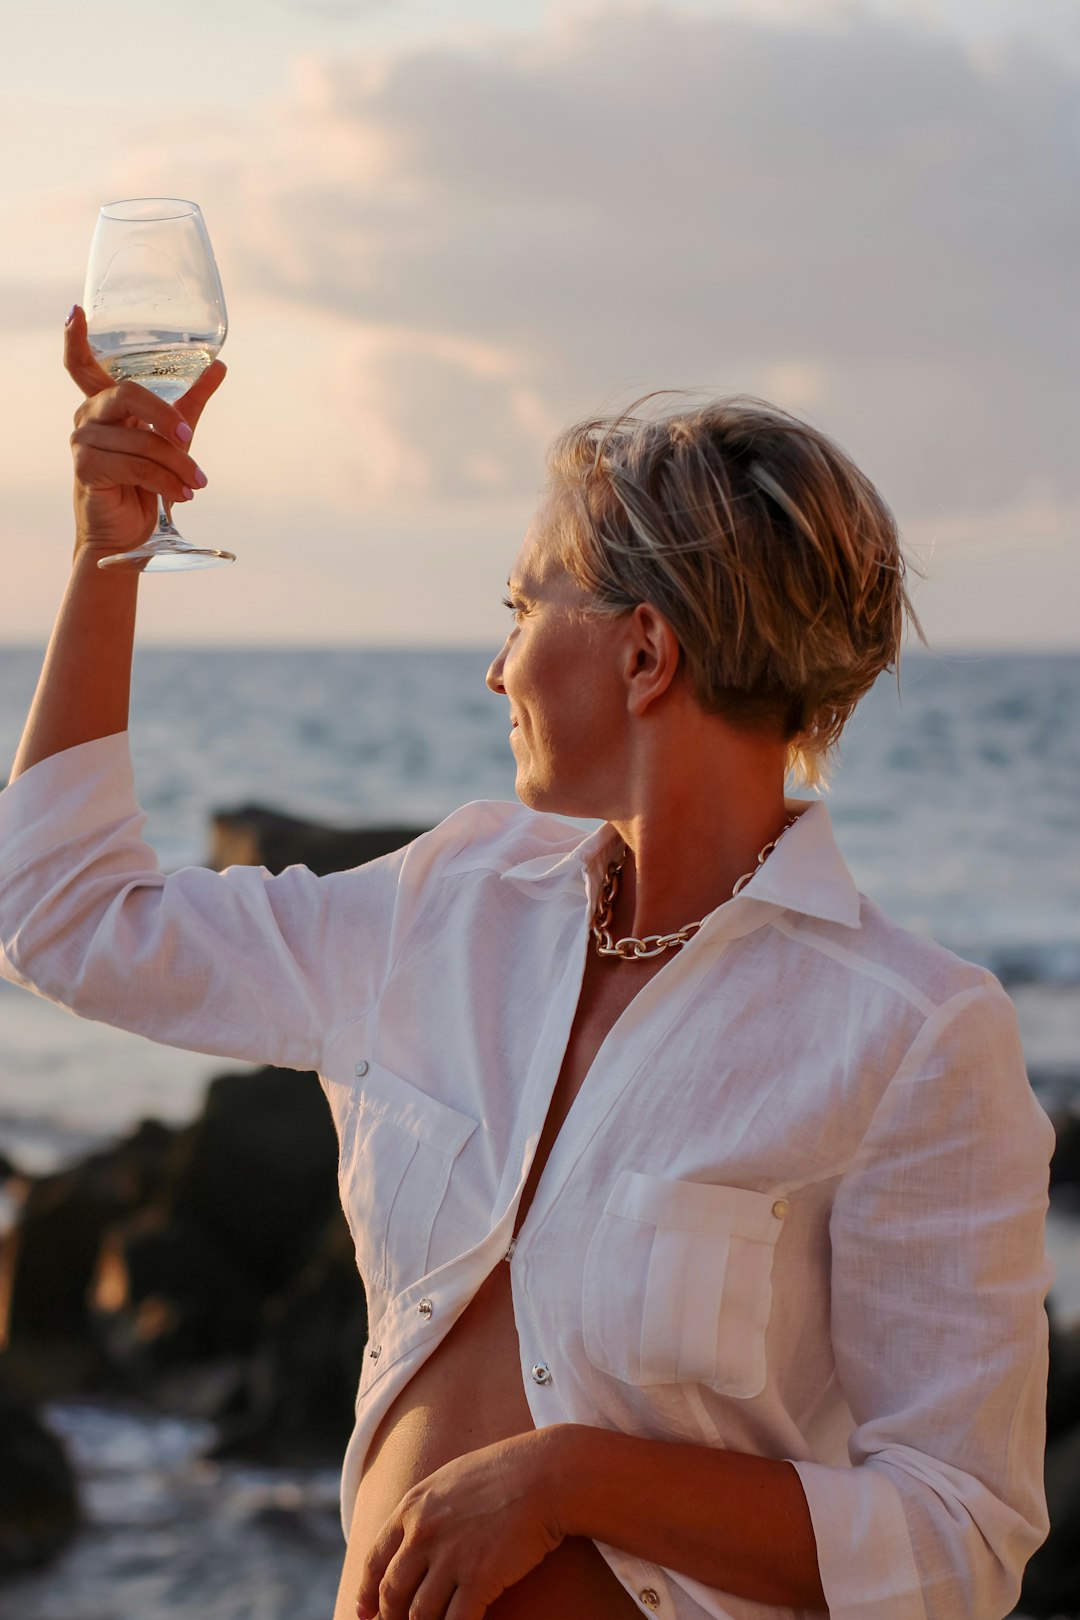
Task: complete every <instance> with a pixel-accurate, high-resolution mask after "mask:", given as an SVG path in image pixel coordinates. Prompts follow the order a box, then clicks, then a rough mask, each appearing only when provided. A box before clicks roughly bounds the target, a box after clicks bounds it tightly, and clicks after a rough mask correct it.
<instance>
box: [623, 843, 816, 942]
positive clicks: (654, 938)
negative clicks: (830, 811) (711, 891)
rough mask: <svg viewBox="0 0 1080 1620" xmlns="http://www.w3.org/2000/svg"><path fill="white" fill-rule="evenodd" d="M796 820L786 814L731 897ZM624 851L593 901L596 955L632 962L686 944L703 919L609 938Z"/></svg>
mask: <svg viewBox="0 0 1080 1620" xmlns="http://www.w3.org/2000/svg"><path fill="white" fill-rule="evenodd" d="M798 819H799V818H798V816H788V818H787V820H786V821H785V822H784V825H783V826H782V827H781V829H780V831H779V832H778V833H777V835H776V837H775V838H773V839H771V840H770V842H769V843H767V844H766V845H765V846H764V848H762V849H759V850H758V855H757V860H756V861H755V862H754V865H753V866H752V867H751V868H750V870H749V872H744V873H743V875H742V877H741V878H739V879H738V881H737V882H736V884H735V887H734V888H733V889H732V891H731V898H732V899H733V900H734V898H735V896H736V895H737V894H741V893H742V891H743V890H744V889H745V888H746V885H747V884H748V883H749V882H750V879H751V878H752V877H753V876H754V874H755V872H757V871H758V870H759V869H760V868H761V867H763V866H764V865H765V862H766V861H767V860H768V858H769V856H770V855H771V854H772V852H773V850H774V849H775V848H776V846H777V844H778V843H779V842H780V840H781V838H783V836H784V834H785V833H786V832H787V830H788V828H789V827H792V826H794V824H795V822H796V821H798ZM627 853H628V851H627V850H626V849H625V847H624V849H623V852H622V855H621V856H620V858H619V859H618V860H617V861H612V862H611V864H610V866H609V867H608V869H607V876H606V877H605V878H604V886H603V888H602V889H601V890H600V898H599V900H598V901H597V902H596V910H595V911H594V912H593V920H592V937H593V940H594V941H595V943H596V950H597V954H598V955H599V956H621V957H622V959H623V961H624V962H631V961H634V960H635V959H637V958H640V957H644V956H659V955H660V954H661V953H662V952H663V951H666V950H670V948H671V947H672V946H673V945H685V944H686V942H687V940H689V939H693V937H694V935H695V934H696V933H697V931H698V929H699V928H700V927H701V924H702V923H703V922H704V921H705V919H704V917H702V918H701V920H700V922H692V923H687V924H686V925H685V926H684V927H682V928H680V929H678V930H677V931H676V932H675V933H674V934H646V935H645V938H644V939H612V937H611V934H610V932H609V929H610V927H611V913H612V909H613V907H614V905H615V896H616V895H617V894H618V892H619V877H620V874H621V872H622V869H623V867H624V866H625V865H626V857H627Z"/></svg>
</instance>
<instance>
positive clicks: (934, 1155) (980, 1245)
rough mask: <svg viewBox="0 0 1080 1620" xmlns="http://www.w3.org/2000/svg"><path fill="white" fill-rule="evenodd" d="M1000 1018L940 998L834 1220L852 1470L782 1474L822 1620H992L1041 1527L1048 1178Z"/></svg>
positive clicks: (808, 1467) (839, 1344)
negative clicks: (800, 1509) (821, 1598)
mask: <svg viewBox="0 0 1080 1620" xmlns="http://www.w3.org/2000/svg"><path fill="white" fill-rule="evenodd" d="M1053 1147H1054V1132H1053V1127H1052V1126H1051V1124H1050V1122H1049V1120H1048V1119H1047V1117H1046V1115H1045V1114H1044V1113H1043V1111H1042V1109H1041V1108H1040V1106H1039V1104H1038V1102H1037V1101H1036V1099H1035V1097H1034V1094H1033V1093H1032V1091H1031V1088H1030V1085H1029V1083H1028V1080H1027V1075H1026V1073H1025V1069H1024V1061H1023V1055H1022V1052H1021V1047H1020V1041H1019V1035H1018V1031H1017V1027H1016V1017H1015V1013H1014V1011H1013V1007H1012V1004H1011V1002H1010V1001H1009V999H1008V997H1007V996H1006V995H1005V993H1004V991H1002V990H1001V988H1000V986H997V985H996V984H995V983H994V982H993V981H990V980H988V981H987V983H985V984H983V985H980V986H977V987H975V988H974V989H970V990H966V991H963V992H962V993H960V994H959V995H956V996H954V997H953V998H952V999H951V1000H949V1001H948V1002H946V1003H945V1004H944V1006H942V1007H941V1008H939V1009H938V1011H937V1012H936V1013H934V1014H933V1015H932V1016H931V1017H930V1019H929V1020H928V1021H927V1023H926V1025H925V1026H924V1028H923V1030H922V1032H921V1034H920V1035H919V1037H918V1038H917V1040H916V1041H915V1043H914V1045H913V1046H912V1048H911V1050H910V1051H909V1052H908V1055H907V1057H906V1059H905V1060H904V1062H903V1064H902V1065H901V1067H900V1069H899V1070H898V1072H897V1073H896V1075H895V1076H894V1078H893V1080H892V1081H891V1082H890V1085H889V1087H888V1088H887V1090H886V1092H885V1094H884V1096H883V1098H882V1101H881V1103H880V1105H879V1107H878V1109H877V1112H876V1114H875V1116H874V1119H873V1121H872V1124H871V1127H870V1129H869V1131H868V1133H867V1135H866V1138H865V1140H864V1142H863V1144H862V1146H861V1149H860V1152H859V1155H858V1158H857V1161H856V1163H855V1165H854V1166H853V1168H852V1170H851V1171H850V1173H849V1174H847V1175H846V1176H845V1177H844V1179H843V1181H842V1182H841V1184H840V1186H839V1188H838V1191H837V1195H836V1198H835V1201H834V1205H833V1211H832V1217H831V1222H830V1236H831V1243H832V1337H833V1349H834V1354H835V1359H836V1369H837V1376H838V1378H839V1381H840V1384H841V1387H842V1389H843V1391H844V1394H845V1397H846V1399H847V1402H848V1404H849V1406H850V1408H851V1412H852V1415H853V1417H854V1420H855V1425H856V1426H855V1428H854V1430H853V1432H852V1434H851V1436H850V1438H849V1442H848V1455H849V1458H850V1461H851V1467H850V1468H837V1467H829V1466H826V1465H823V1464H818V1463H814V1462H804V1461H797V1462H795V1467H796V1469H797V1471H798V1473H799V1476H800V1478H801V1480H802V1484H803V1488H804V1490H805V1493H806V1498H807V1502H808V1505H809V1508H810V1515H811V1518H812V1520H813V1525H814V1531H815V1535H816V1538H817V1546H818V1561H819V1566H820V1573H821V1579H822V1585H823V1587H824V1591H825V1596H826V1598H827V1600H828V1603H829V1612H830V1614H831V1615H832V1617H833V1620H972V1617H973V1616H978V1617H979V1620H994V1617H999V1620H1000V1617H1002V1616H1004V1615H1006V1614H1008V1613H1010V1612H1011V1611H1012V1609H1013V1608H1014V1606H1015V1604H1016V1602H1017V1600H1018V1597H1019V1593H1020V1582H1021V1577H1022V1574H1023V1570H1024V1566H1025V1564H1026V1563H1027V1561H1028V1559H1029V1558H1030V1556H1031V1554H1032V1553H1033V1552H1034V1551H1035V1549H1036V1548H1037V1547H1038V1546H1040V1545H1041V1543H1042V1542H1043V1541H1044V1540H1045V1538H1046V1535H1047V1533H1048V1530H1049V1523H1048V1519H1047V1514H1046V1499H1045V1494H1044V1489H1043V1452H1044V1448H1045V1441H1046V1381H1047V1365H1048V1354H1047V1344H1048V1323H1047V1317H1046V1311H1045V1298H1046V1294H1047V1290H1048V1289H1049V1287H1050V1284H1051V1282H1052V1281H1053V1277H1054V1271H1053V1266H1052V1264H1051V1262H1050V1261H1049V1259H1048V1258H1047V1255H1046V1251H1045V1220H1046V1210H1047V1203H1048V1198H1047V1187H1048V1165H1049V1160H1050V1156H1051V1154H1052V1152H1053Z"/></svg>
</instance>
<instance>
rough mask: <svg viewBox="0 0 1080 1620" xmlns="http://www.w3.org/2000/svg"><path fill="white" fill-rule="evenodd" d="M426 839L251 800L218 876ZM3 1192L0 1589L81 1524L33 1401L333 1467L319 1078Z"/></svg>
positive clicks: (1067, 1488)
mask: <svg viewBox="0 0 1080 1620" xmlns="http://www.w3.org/2000/svg"><path fill="white" fill-rule="evenodd" d="M418 830H419V829H416V828H404V827H385V828H375V829H372V828H367V829H360V830H358V831H356V832H353V833H349V832H339V831H331V830H328V829H325V828H322V827H319V826H315V825H312V824H309V823H303V822H297V821H294V820H292V819H291V818H287V817H282V816H278V815H276V814H275V813H273V812H270V811H266V810H263V809H261V808H260V807H257V806H245V807H244V808H243V809H241V810H238V811H233V812H229V813H222V814H220V815H218V816H216V817H215V818H214V823H213V848H212V851H211V860H210V864H213V865H218V866H220V865H225V864H231V863H233V862H236V861H248V862H258V863H261V864H265V865H267V866H268V867H270V868H271V870H280V869H281V868H282V867H283V866H285V865H287V864H290V863H291V862H295V861H303V862H304V863H305V864H307V865H309V866H311V867H312V869H313V870H316V871H323V872H326V871H333V870H337V869H340V868H342V867H345V866H348V865H351V864H354V863H355V862H357V861H359V860H364V859H370V858H371V857H372V856H374V855H377V854H379V853H382V852H383V851H385V850H389V849H393V848H396V847H398V846H399V845H400V844H401V843H403V842H404V841H405V840H407V839H408V838H410V837H412V836H415V834H416V832H417V831H418ZM1078 1089H1080V1088H1078ZM1055 1124H1056V1126H1057V1130H1058V1146H1057V1152H1056V1153H1055V1157H1054V1163H1053V1166H1052V1171H1051V1197H1052V1203H1053V1206H1054V1207H1055V1209H1058V1210H1060V1211H1061V1212H1062V1213H1067V1214H1069V1215H1074V1216H1075V1215H1080V1117H1078V1116H1077V1115H1075V1114H1072V1113H1069V1112H1067V1111H1063V1112H1062V1113H1061V1114H1060V1115H1059V1116H1058V1117H1056V1118H1055ZM5 1179H6V1181H7V1186H8V1190H9V1192H10V1191H12V1190H13V1189H14V1191H15V1192H16V1193H17V1196H18V1202H19V1206H20V1207H19V1215H18V1219H17V1221H16V1224H15V1226H14V1227H13V1229H12V1231H11V1232H10V1233H9V1234H8V1236H7V1237H6V1238H5V1239H4V1240H3V1242H2V1247H0V1344H2V1345H3V1350H2V1351H0V1582H4V1581H10V1580H12V1579H13V1578H17V1577H18V1576H19V1575H20V1574H22V1573H24V1572H26V1571H28V1570H32V1569H36V1568H41V1567H43V1566H45V1565H47V1564H48V1563H49V1561H50V1560H52V1559H54V1558H55V1557H56V1556H57V1554H58V1553H59V1552H61V1551H62V1550H63V1549H64V1548H65V1547H66V1546H67V1545H68V1544H69V1543H70V1542H71V1539H72V1537H73V1536H75V1535H76V1533H77V1531H78V1528H79V1525H80V1522H81V1517H80V1507H79V1485H78V1481H77V1479H76V1474H75V1470H74V1469H73V1467H72V1465H71V1461H70V1458H69V1457H68V1455H67V1453H66V1450H65V1446H64V1444H63V1442H62V1440H61V1439H60V1438H59V1437H58V1436H57V1435H56V1434H55V1433H54V1432H53V1430H52V1429H51V1428H50V1427H49V1425H48V1424H47V1423H46V1422H45V1421H44V1420H43V1418H42V1416H41V1410H40V1409H41V1407H42V1406H43V1404H45V1403H48V1402H53V1401H57V1400H70V1399H71V1398H73V1397H74V1398H82V1399H85V1398H91V1399H96V1400H100V1401H105V1402H108V1401H112V1402H125V1401H134V1402H138V1403H142V1404H143V1405H144V1406H145V1407H146V1408H147V1409H149V1410H152V1411H156V1412H159V1413H162V1414H171V1415H173V1416H175V1417H177V1418H179V1419H182V1420H184V1421H187V1422H195V1423H199V1424H202V1425H205V1426H206V1435H207V1436H208V1441H207V1444H206V1446H205V1448H204V1455H205V1456H206V1457H207V1458H208V1459H211V1460H216V1461H222V1460H225V1459H232V1460H236V1461H240V1462H243V1463H248V1464H259V1465H268V1464H269V1465H285V1466H289V1467H296V1468H304V1469H307V1468H316V1469H317V1468H320V1467H321V1468H333V1467H335V1466H336V1465H337V1464H338V1463H339V1462H340V1458H341V1455H342V1453H343V1451H344V1448H345V1444H346V1442H347V1440H348V1437H349V1434H350V1432H351V1428H352V1423H353V1411H354V1406H353V1403H354V1397H355V1391H356V1383H357V1378H358V1373H359V1367H360V1363H361V1358H362V1354H363V1347H364V1342H365V1339H366V1333H367V1319H366V1311H365V1307H364V1298H363V1290H362V1287H361V1285H360V1281H359V1278H358V1275H357V1272H356V1266H355V1261H354V1257H353V1249H352V1242H351V1239H350V1237H349V1233H348V1229H347V1227H346V1224H345V1219H344V1216H343V1214H342V1211H341V1207H340V1202H339V1199H338V1192H337V1178H336V1145H335V1140H334V1132H333V1127H332V1124H331V1120H330V1115H329V1110H328V1109H327V1106H326V1101H325V1098H324V1096H323V1094H322V1090H321V1087H320V1085H319V1083H318V1079H317V1077H316V1076H315V1075H313V1074H308V1075H304V1074H297V1073H295V1072H293V1071H291V1070H280V1069H274V1068H266V1069H262V1070H259V1071H257V1072H254V1073H248V1072H245V1073H227V1074H223V1075H221V1076H219V1077H218V1078H217V1079H215V1080H214V1081H213V1082H212V1083H211V1085H210V1087H209V1089H208V1092H207V1095H206V1100H205V1105H204V1107H203V1110H202V1112H201V1114H200V1115H199V1116H198V1118H196V1119H195V1120H194V1121H193V1122H192V1123H191V1124H189V1125H187V1126H182V1127H171V1126H167V1125H165V1124H162V1123H161V1122H159V1121H154V1120H145V1121H143V1122H142V1123H141V1124H140V1125H139V1126H138V1127H137V1128H136V1129H135V1130H133V1131H132V1132H131V1133H130V1134H129V1135H127V1136H126V1137H125V1138H124V1139H123V1140H121V1141H119V1142H118V1143H116V1144H115V1145H113V1146H111V1147H109V1148H106V1149H102V1150H100V1151H97V1152H94V1153H91V1154H89V1155H88V1156H86V1157H84V1158H83V1159H81V1160H80V1161H79V1162H77V1163H76V1164H74V1165H71V1166H69V1167H68V1168H66V1169H64V1170H61V1171H59V1172H57V1173H55V1174H51V1175H45V1176H39V1177H36V1178H31V1177H27V1176H20V1174H19V1171H18V1168H17V1167H16V1166H14V1165H11V1164H6V1163H0V1181H3V1180H5ZM1049 1312H1050V1323H1051V1377H1050V1387H1049V1394H1048V1403H1047V1432H1048V1445H1047V1456H1046V1484H1047V1494H1048V1500H1049V1502H1050V1508H1051V1519H1052V1526H1053V1527H1052V1530H1051V1534H1050V1537H1049V1539H1048V1541H1047V1542H1046V1544H1045V1545H1044V1547H1043V1548H1042V1549H1040V1551H1039V1552H1038V1553H1037V1554H1036V1555H1035V1557H1034V1558H1033V1559H1032V1561H1031V1563H1030V1565H1029V1566H1028V1571H1027V1575H1026V1578H1025V1583H1024V1591H1023V1596H1022V1601H1021V1609H1022V1611H1023V1613H1024V1614H1025V1615H1027V1616H1031V1617H1032V1620H1041V1617H1043V1616H1045V1617H1047V1620H1052V1617H1055V1616H1069V1615H1080V1324H1076V1323H1071V1324H1068V1325H1063V1324H1061V1323H1060V1322H1059V1320H1058V1312H1057V1308H1056V1302H1055V1299H1054V1296H1053V1295H1051V1299H1050V1302H1049ZM2 1594H3V1585H2V1584H0V1610H2V1607H3V1601H2Z"/></svg>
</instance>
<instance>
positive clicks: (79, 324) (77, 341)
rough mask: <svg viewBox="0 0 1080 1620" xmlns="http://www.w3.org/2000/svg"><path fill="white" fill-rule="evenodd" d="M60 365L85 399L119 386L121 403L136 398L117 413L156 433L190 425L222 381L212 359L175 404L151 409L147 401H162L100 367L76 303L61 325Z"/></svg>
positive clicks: (184, 438) (222, 373) (221, 368)
mask: <svg viewBox="0 0 1080 1620" xmlns="http://www.w3.org/2000/svg"><path fill="white" fill-rule="evenodd" d="M64 366H65V368H66V369H67V372H68V375H69V376H70V377H71V378H72V379H73V380H74V381H75V382H76V383H77V384H78V385H79V387H80V388H81V389H82V391H83V393H84V394H85V395H86V397H87V398H88V399H93V398H94V397H95V396H96V395H98V394H102V393H105V392H106V390H109V389H112V388H115V387H117V386H119V387H120V388H121V389H126V390H128V391H129V392H127V393H125V394H124V395H123V400H124V403H125V405H127V403H128V402H129V400H130V399H132V398H133V397H135V398H136V403H137V405H138V408H137V409H133V410H128V409H125V410H124V411H122V412H120V413H119V414H120V415H124V416H135V417H137V418H138V420H139V421H140V422H152V423H153V425H154V426H155V427H156V428H157V429H158V431H159V433H167V434H170V435H173V434H175V432H176V428H177V427H179V426H180V425H181V424H184V425H185V427H186V428H192V429H193V428H194V427H195V424H196V423H197V422H198V420H199V417H200V416H201V415H202V413H203V411H204V409H205V407H206V403H207V401H208V400H209V399H210V398H211V396H212V395H214V394H216V393H217V390H218V389H219V388H220V387H221V384H222V383H223V382H224V380H225V374H226V371H225V366H224V365H223V364H222V362H221V361H220V360H214V361H212V362H211V363H210V365H208V366H207V368H206V370H205V371H204V372H203V374H202V376H201V377H199V378H198V380H197V381H196V382H194V383H193V384H192V385H191V387H190V388H189V389H188V391H187V393H186V394H184V396H183V397H182V398H181V399H180V400H179V401H178V402H177V404H176V405H175V406H173V405H166V406H165V410H164V413H160V412H157V411H155V410H154V408H153V407H151V406H150V405H149V404H147V400H151V399H152V400H154V401H156V403H157V405H162V404H163V403H164V402H163V401H161V400H158V399H157V395H156V394H151V393H150V390H149V389H147V388H139V387H138V384H136V383H121V384H119V385H117V384H115V383H114V382H113V379H112V378H111V377H110V376H109V373H108V372H107V371H106V370H105V368H104V366H102V365H101V363H100V362H99V361H98V360H97V358H96V357H95V355H94V351H93V349H91V347H90V339H89V336H88V335H87V330H86V312H85V310H83V309H81V308H80V307H79V305H78V304H76V305H75V308H74V309H73V310H72V312H71V316H70V318H69V320H68V323H67V325H66V326H65V327H64ZM131 389H137V396H132V395H131V394H130V390H131ZM180 438H181V441H182V442H187V441H188V440H190V438H191V434H190V433H181V434H180Z"/></svg>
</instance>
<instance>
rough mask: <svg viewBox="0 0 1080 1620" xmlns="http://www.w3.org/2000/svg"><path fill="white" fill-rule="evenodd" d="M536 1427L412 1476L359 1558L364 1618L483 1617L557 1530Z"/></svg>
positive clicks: (543, 1553) (550, 1547) (545, 1453)
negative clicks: (362, 1559) (415, 1479)
mask: <svg viewBox="0 0 1080 1620" xmlns="http://www.w3.org/2000/svg"><path fill="white" fill-rule="evenodd" d="M549 1449H550V1448H549V1447H548V1446H547V1445H546V1442H545V1435H544V1432H543V1430H538V1431H534V1432H531V1433H528V1434H519V1435H515V1436H513V1437H512V1438H511V1439H509V1440H500V1441H498V1442H497V1443H496V1444H495V1445H493V1446H484V1447H483V1448H482V1449H481V1450H480V1451H471V1452H468V1453H466V1455H465V1456H464V1457H458V1458H456V1459H455V1460H454V1461H453V1462H450V1463H447V1464H446V1466H445V1467H444V1468H439V1469H437V1470H436V1471H435V1473H434V1474H431V1475H429V1477H428V1478H427V1479H423V1480H421V1481H420V1483H419V1485H414V1486H413V1488H412V1490H410V1491H408V1492H406V1494H405V1495H404V1496H403V1497H402V1499H401V1502H400V1503H399V1504H398V1508H397V1511H396V1512H395V1513H394V1514H393V1515H392V1516H391V1518H389V1519H388V1520H387V1521H386V1523H385V1524H384V1526H383V1528H382V1530H381V1531H380V1532H379V1534H378V1536H377V1537H376V1538H375V1542H374V1545H373V1546H372V1548H371V1551H370V1552H369V1554H368V1556H367V1560H366V1562H365V1564H364V1571H363V1575H362V1576H361V1580H360V1592H359V1600H358V1602H357V1606H356V1612H357V1614H358V1615H359V1616H360V1617H361V1620H370V1617H372V1616H374V1615H378V1617H379V1620H482V1616H483V1615H484V1614H485V1613H486V1612H487V1609H488V1608H489V1606H490V1605H491V1604H492V1603H494V1602H495V1599H496V1598H497V1597H498V1596H499V1595H500V1593H502V1592H505V1591H506V1589H507V1587H508V1586H513V1585H514V1583H515V1581H520V1580H521V1579H522V1577H523V1576H525V1575H527V1574H528V1573H529V1571H530V1570H531V1569H535V1567H536V1565H537V1564H539V1563H540V1561H541V1560H542V1559H543V1558H546V1557H547V1555H548V1553H549V1552H553V1551H554V1549H555V1548H556V1547H557V1546H558V1545H559V1543H560V1542H561V1541H562V1539H563V1532H562V1530H561V1529H560V1527H559V1524H558V1518H557V1513H556V1510H555V1507H554V1498H555V1491H554V1478H553V1473H552V1470H551V1467H550V1464H549V1460H548V1459H549Z"/></svg>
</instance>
